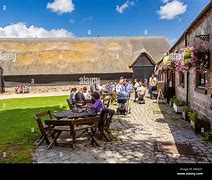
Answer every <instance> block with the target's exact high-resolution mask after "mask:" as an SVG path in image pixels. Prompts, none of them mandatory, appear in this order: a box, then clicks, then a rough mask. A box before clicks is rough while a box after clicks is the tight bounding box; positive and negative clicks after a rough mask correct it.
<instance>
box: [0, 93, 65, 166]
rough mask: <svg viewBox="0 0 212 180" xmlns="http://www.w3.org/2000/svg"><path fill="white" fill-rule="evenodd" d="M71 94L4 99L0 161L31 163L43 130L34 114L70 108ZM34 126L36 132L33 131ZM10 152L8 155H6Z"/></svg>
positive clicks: (0, 108) (0, 114)
mask: <svg viewBox="0 0 212 180" xmlns="http://www.w3.org/2000/svg"><path fill="white" fill-rule="evenodd" d="M67 98H68V97H67V96H57V97H39V98H24V99H7V100H0V155H1V156H0V163H31V162H32V153H33V152H34V150H35V141H36V140H37V139H38V137H39V135H40V132H39V130H38V127H37V124H36V121H35V120H34V114H35V113H37V112H41V111H46V110H51V111H52V112H54V111H61V110H64V109H68V106H67V103H66V99H67ZM31 128H34V129H35V132H34V133H32V132H31ZM3 152H6V154H7V156H8V157H7V158H5V157H3V156H2V154H3Z"/></svg>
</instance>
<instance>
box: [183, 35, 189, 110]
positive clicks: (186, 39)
mask: <svg viewBox="0 0 212 180" xmlns="http://www.w3.org/2000/svg"><path fill="white" fill-rule="evenodd" d="M184 38H185V47H187V46H188V38H187V32H185V34H184ZM188 82H189V72H188V71H187V73H186V104H187V106H188V103H189V98H188V93H189V92H188V87H189V83H188Z"/></svg>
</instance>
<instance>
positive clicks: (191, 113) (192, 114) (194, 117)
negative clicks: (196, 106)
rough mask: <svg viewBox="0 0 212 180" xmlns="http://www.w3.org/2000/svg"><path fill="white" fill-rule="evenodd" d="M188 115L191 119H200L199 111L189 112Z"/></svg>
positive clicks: (194, 120) (195, 120)
mask: <svg viewBox="0 0 212 180" xmlns="http://www.w3.org/2000/svg"><path fill="white" fill-rule="evenodd" d="M188 117H189V119H190V120H191V121H193V122H197V120H198V113H197V112H188Z"/></svg>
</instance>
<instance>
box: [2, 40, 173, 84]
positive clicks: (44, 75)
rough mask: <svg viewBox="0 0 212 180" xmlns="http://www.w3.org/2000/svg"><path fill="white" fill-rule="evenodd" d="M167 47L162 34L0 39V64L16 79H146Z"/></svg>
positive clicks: (8, 77)
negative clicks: (85, 77)
mask: <svg viewBox="0 0 212 180" xmlns="http://www.w3.org/2000/svg"><path fill="white" fill-rule="evenodd" d="M169 48H170V46H169V43H168V41H167V40H166V38H164V37H96V38H55V39H0V66H1V67H2V68H3V69H4V79H5V81H16V82H31V80H32V79H33V81H34V82H35V83H45V82H53V81H78V80H79V78H80V77H82V76H87V77H99V78H100V79H107V80H109V79H111V80H112V79H117V78H118V77H120V76H126V77H128V78H132V77H134V78H148V76H149V75H150V74H152V73H153V72H154V66H155V64H156V63H157V62H158V61H159V60H161V58H162V57H163V54H164V53H165V52H167V51H168V49H169ZM3 54H4V56H1V55H3ZM8 54H9V55H10V57H7V55H8ZM9 55H8V56H9Z"/></svg>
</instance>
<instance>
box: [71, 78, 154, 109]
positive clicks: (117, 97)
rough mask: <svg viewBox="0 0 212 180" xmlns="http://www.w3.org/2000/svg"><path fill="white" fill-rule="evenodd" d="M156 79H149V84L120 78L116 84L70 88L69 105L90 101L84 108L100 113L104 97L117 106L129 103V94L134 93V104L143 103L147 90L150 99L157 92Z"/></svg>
mask: <svg viewBox="0 0 212 180" xmlns="http://www.w3.org/2000/svg"><path fill="white" fill-rule="evenodd" d="M157 83H158V79H157V76H156V75H154V74H153V75H152V76H151V77H150V78H149V82H146V81H144V80H137V79H135V80H134V82H133V83H132V82H131V81H129V80H128V79H127V78H124V77H120V79H119V81H118V82H108V83H106V84H104V85H102V84H100V85H98V84H91V85H90V86H89V88H88V87H86V86H85V87H79V88H76V87H74V88H72V89H71V92H70V98H69V101H70V103H71V102H73V101H77V102H86V101H87V100H91V103H90V104H89V103H88V104H86V103H85V105H84V107H85V108H90V109H94V110H96V111H97V112H101V111H102V109H103V108H104V104H103V102H102V99H103V98H104V95H105V94H107V95H109V96H110V98H111V101H116V102H117V104H121V103H126V104H127V103H129V99H130V97H131V92H132V91H134V92H135V97H134V102H138V103H140V104H141V103H145V101H144V97H145V95H146V92H147V89H148V90H149V91H148V92H149V95H150V98H152V97H153V94H154V91H157Z"/></svg>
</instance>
